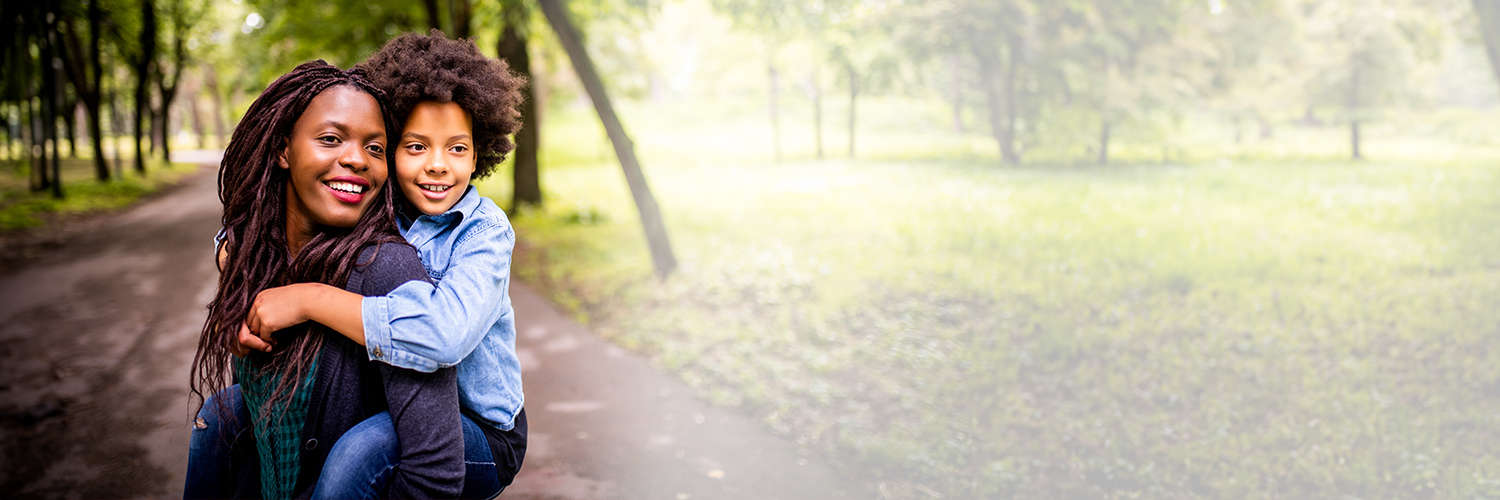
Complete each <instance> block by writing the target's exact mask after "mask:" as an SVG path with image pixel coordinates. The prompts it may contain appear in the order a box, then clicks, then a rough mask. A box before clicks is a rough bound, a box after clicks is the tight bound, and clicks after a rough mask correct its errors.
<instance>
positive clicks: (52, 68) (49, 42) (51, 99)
mask: <svg viewBox="0 0 1500 500" xmlns="http://www.w3.org/2000/svg"><path fill="white" fill-rule="evenodd" d="M47 17H48V18H53V13H51V12H47ZM46 26H47V31H46V32H45V35H44V38H45V41H44V42H43V43H42V47H41V56H42V93H41V95H42V138H43V139H46V140H48V141H50V142H51V143H52V183H51V185H52V197H53V198H62V197H63V192H62V161H61V159H60V158H58V155H59V154H61V153H62V147H61V144H59V143H60V142H62V141H60V140H58V139H59V137H58V135H57V112H58V109H57V102H58V101H59V100H60V99H59V98H58V95H59V94H61V93H62V92H61V90H62V89H61V88H60V87H61V86H62V82H59V81H58V80H59V78H58V77H59V76H61V75H59V74H58V73H60V72H61V69H59V68H57V66H56V65H55V64H53V61H54V60H56V58H57V57H58V54H56V53H54V51H55V50H56V49H57V45H56V43H55V42H56V41H57V36H56V31H57V29H56V28H57V27H56V25H54V24H53V23H52V21H51V20H50V19H49V20H48V22H47V25H46ZM43 144H46V143H43ZM43 148H44V149H45V146H43ZM44 153H45V152H44ZM43 168H46V167H45V166H44V167H43Z"/></svg>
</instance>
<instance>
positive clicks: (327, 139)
mask: <svg viewBox="0 0 1500 500" xmlns="http://www.w3.org/2000/svg"><path fill="white" fill-rule="evenodd" d="M318 142H322V143H324V144H338V143H339V138H338V136H333V135H325V136H322V137H319V138H318Z"/></svg>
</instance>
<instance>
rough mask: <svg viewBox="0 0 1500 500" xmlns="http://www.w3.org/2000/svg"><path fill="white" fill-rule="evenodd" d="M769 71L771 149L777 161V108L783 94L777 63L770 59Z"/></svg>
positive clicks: (778, 153)
mask: <svg viewBox="0 0 1500 500" xmlns="http://www.w3.org/2000/svg"><path fill="white" fill-rule="evenodd" d="M766 68H767V73H768V74H769V75H770V78H771V150H772V151H774V152H775V154H776V161H777V162H780V161H781V116H780V115H779V114H778V113H777V110H776V101H777V98H778V97H779V96H780V94H781V84H780V79H779V78H777V76H778V75H777V73H776V63H774V62H771V61H770V60H769V59H768V60H767V61H766Z"/></svg>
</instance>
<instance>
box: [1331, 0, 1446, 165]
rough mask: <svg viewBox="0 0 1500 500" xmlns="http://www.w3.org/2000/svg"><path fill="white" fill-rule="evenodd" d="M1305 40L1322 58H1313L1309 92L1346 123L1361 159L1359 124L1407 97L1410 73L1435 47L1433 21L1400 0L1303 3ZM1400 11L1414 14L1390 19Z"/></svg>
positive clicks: (1410, 91)
mask: <svg viewBox="0 0 1500 500" xmlns="http://www.w3.org/2000/svg"><path fill="white" fill-rule="evenodd" d="M1307 9H1308V10H1307V13H1306V16H1307V20H1308V21H1307V22H1308V40H1309V42H1310V43H1312V44H1315V45H1316V46H1317V47H1318V48H1319V49H1320V50H1321V51H1322V52H1323V54H1324V57H1323V58H1321V59H1319V60H1317V61H1315V63H1316V64H1318V66H1317V67H1316V68H1315V71H1316V75H1317V76H1316V77H1315V78H1313V79H1312V85H1313V87H1314V88H1313V89H1312V92H1311V94H1312V96H1313V98H1314V100H1315V102H1316V103H1318V104H1323V105H1327V106H1331V107H1335V108H1337V109H1339V110H1341V112H1342V118H1343V119H1344V121H1345V122H1347V123H1348V125H1349V151H1350V156H1351V157H1352V158H1353V159H1355V160H1359V159H1363V158H1364V154H1363V151H1362V143H1363V137H1362V135H1361V125H1363V124H1364V123H1368V122H1370V121H1373V120H1375V119H1377V117H1378V116H1379V113H1380V111H1381V110H1382V109H1383V108H1384V107H1386V106H1388V105H1390V104H1394V103H1397V102H1400V101H1403V100H1406V99H1409V98H1411V96H1412V94H1413V91H1414V89H1413V85H1412V84H1413V80H1412V78H1413V75H1415V74H1418V73H1420V72H1418V71H1415V69H1416V68H1417V67H1418V65H1419V63H1420V61H1421V59H1423V55H1424V54H1430V53H1431V52H1433V51H1434V50H1435V49H1434V48H1433V46H1434V45H1435V42H1436V39H1437V38H1438V37H1436V36H1433V35H1434V33H1433V30H1435V29H1437V27H1436V24H1435V22H1434V20H1433V19H1431V18H1430V17H1428V16H1424V15H1421V14H1423V13H1424V12H1423V9H1421V8H1420V6H1419V5H1417V4H1411V3H1406V2H1405V0H1380V1H1358V2H1356V1H1353V0H1349V1H1341V2H1324V3H1318V4H1313V5H1308V6H1307ZM1396 9H1400V10H1402V11H1403V12H1407V13H1410V14H1413V15H1409V16H1403V17H1401V18H1395V17H1394V16H1391V15H1389V13H1390V12H1394V11H1395V10H1396Z"/></svg>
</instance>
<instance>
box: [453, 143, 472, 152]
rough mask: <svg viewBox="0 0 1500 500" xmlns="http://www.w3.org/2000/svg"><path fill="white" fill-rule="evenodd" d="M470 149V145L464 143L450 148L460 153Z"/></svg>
mask: <svg viewBox="0 0 1500 500" xmlns="http://www.w3.org/2000/svg"><path fill="white" fill-rule="evenodd" d="M468 150H469V147H468V146H465V145H463V144H459V145H456V146H453V148H452V149H450V151H453V152H454V153H460V154H462V153H463V152H465V151H468Z"/></svg>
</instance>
